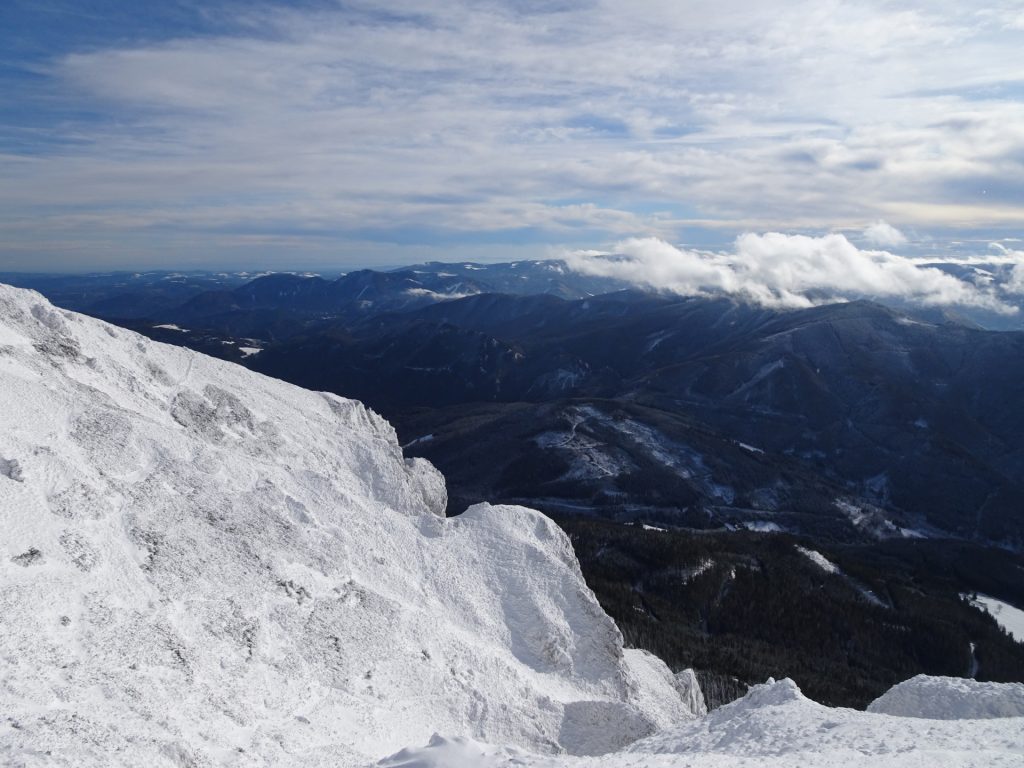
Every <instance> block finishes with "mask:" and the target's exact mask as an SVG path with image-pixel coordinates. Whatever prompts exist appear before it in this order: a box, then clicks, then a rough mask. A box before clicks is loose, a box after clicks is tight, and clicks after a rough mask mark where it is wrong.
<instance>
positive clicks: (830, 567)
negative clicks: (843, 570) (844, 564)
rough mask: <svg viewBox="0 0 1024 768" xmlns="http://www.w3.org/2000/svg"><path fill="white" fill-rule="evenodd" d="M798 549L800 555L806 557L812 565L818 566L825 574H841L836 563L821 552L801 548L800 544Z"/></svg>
mask: <svg viewBox="0 0 1024 768" xmlns="http://www.w3.org/2000/svg"><path fill="white" fill-rule="evenodd" d="M796 548H797V550H798V551H799V552H800V554H802V555H803V556H804V557H806V558H807V559H808V560H810V561H811V562H812V563H814V564H815V565H816V566H818V567H819V568H820V569H821V570H823V571H824V572H825V573H840V570H839V566H837V565H836V564H835V563H833V562H832V561H831V560H829V559H828V558H827V557H825V556H824V555H823V554H821V553H820V552H815V551H814V550H813V549H807V548H806V547H801V546H800V545H799V544H798V545H797V547H796Z"/></svg>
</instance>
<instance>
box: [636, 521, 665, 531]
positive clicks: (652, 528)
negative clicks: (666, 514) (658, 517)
mask: <svg viewBox="0 0 1024 768" xmlns="http://www.w3.org/2000/svg"><path fill="white" fill-rule="evenodd" d="M641 525H642V526H643V529H644V530H645V531H659V532H661V533H665V532H667V531H668V529H667V528H659V527H658V526H656V525H648V524H647V523H642V524H641Z"/></svg>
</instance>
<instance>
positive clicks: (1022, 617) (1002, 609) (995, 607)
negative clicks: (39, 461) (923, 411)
mask: <svg viewBox="0 0 1024 768" xmlns="http://www.w3.org/2000/svg"><path fill="white" fill-rule="evenodd" d="M2 471H3V464H2V463H0V472H2ZM969 599H970V601H971V605H973V606H974V607H975V608H978V609H980V610H982V611H985V612H986V613H988V614H990V615H991V616H992V618H993V619H995V620H996V622H998V624H999V626H1000V627H1002V628H1003V629H1005V630H1006V631H1007V632H1009V633H1010V636H1011V637H1012V638H1013V639H1014V640H1016V641H1017V642H1018V643H1024V611H1022V610H1021V609H1020V608H1016V607H1014V606H1012V605H1010V604H1009V603H1004V602H1003V601H1002V600H996V599H995V598H994V597H989V596H988V595H977V596H975V597H974V598H969Z"/></svg>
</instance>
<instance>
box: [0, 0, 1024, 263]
mask: <svg viewBox="0 0 1024 768" xmlns="http://www.w3.org/2000/svg"><path fill="white" fill-rule="evenodd" d="M0 94H2V95H0V269H19V270H88V269H109V268H125V269H135V268H154V267H167V268H181V267H192V268H196V267H204V266H205V267H211V268H214V267H215V268H223V267H244V268H278V269H288V268H303V269H305V268H329V267H331V268H333V267H341V268H344V267H345V266H349V265H357V264H358V265H375V264H376V265H386V264H387V265H394V264H401V263H411V262H415V261H422V260H425V259H442V260H443V259H459V260H461V259H469V258H472V259H477V260H484V261H486V260H505V259H510V258H542V257H545V256H550V255H558V254H560V253H562V252H564V251H565V250H567V249H569V250H573V249H602V248H604V249H609V248H611V249H614V247H615V244H616V243H619V242H625V241H628V240H630V239H631V238H657V239H659V240H664V241H666V242H669V243H673V244H676V245H686V246H689V247H692V248H704V249H720V248H724V249H730V248H733V249H735V248H736V247H737V246H735V245H732V244H734V243H735V242H738V241H737V240H736V238H738V237H739V236H741V235H743V234H744V233H758V234H763V233H767V232H781V233H786V234H789V235H796V234H807V235H814V236H824V235H826V234H828V233H842V234H844V235H846V236H847V237H848V238H849V239H850V240H851V241H852V242H853V243H855V244H857V245H859V246H861V247H868V246H874V247H882V246H884V247H889V248H899V249H902V250H903V251H906V252H907V253H908V254H910V255H915V256H921V255H939V256H941V255H943V254H950V253H956V254H960V255H963V254H970V253H985V252H991V249H990V246H989V244H990V243H992V242H996V243H1000V242H1001V243H1003V244H1004V245H1005V246H1007V247H1008V248H1010V249H1011V250H1012V249H1013V248H1014V245H1013V243H1014V242H1015V241H1016V240H1015V239H1016V238H1019V237H1022V236H1024V226H1022V223H1024V103H1022V97H1024V6H1022V5H1021V3H1020V2H993V3H989V4H985V5H983V6H979V5H977V4H965V3H955V2H945V1H944V0H935V1H934V2H927V3H900V2H836V1H830V0H824V2H822V1H820V0H818V1H816V2H800V1H799V0H794V1H791V2H777V3H766V2H752V1H751V0H716V1H715V2H710V1H707V2H705V1H704V0H700V1H693V0H671V1H670V0H636V1H635V2H630V3H621V2H610V1H602V0H592V1H591V2H576V3H557V2H545V3H542V2H532V1H531V0H518V1H517V0H509V1H506V2H486V1H483V2H481V1H476V2H468V1H466V2H459V1H457V0H452V1H451V2H449V1H447V0H446V1H444V2H434V3H424V2H411V1H409V0H383V1H381V2H362V1H361V0H355V1H354V2H332V1H329V0H309V2H293V3H288V4H275V3H253V2H216V1H215V0H214V1H212V2H198V0H196V1H189V0H167V1H165V2H161V3H139V2H120V1H119V0H77V1H75V2H71V1H69V0H35V1H33V2H28V1H27V0H5V2H4V3H3V4H2V5H0ZM880 221H885V222H888V224H889V225H891V226H893V227H895V228H897V229H898V230H899V233H900V235H899V237H895V238H894V237H889V238H885V237H883V238H881V240H879V238H878V237H877V234H878V232H879V231H881V230H879V229H878V226H877V224H878V222H880ZM872 226H874V229H870V228H871V227H872ZM872 232H873V233H874V235H872V234H871V233H872ZM866 233H867V234H866Z"/></svg>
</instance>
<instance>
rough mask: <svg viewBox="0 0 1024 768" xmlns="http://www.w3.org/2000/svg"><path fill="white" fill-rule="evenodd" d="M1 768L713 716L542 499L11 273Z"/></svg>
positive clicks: (548, 743) (242, 754) (291, 752)
mask: <svg viewBox="0 0 1024 768" xmlns="http://www.w3.org/2000/svg"><path fill="white" fill-rule="evenodd" d="M0 457H2V465H0V470H2V476H0V530H2V531H3V533H4V535H3V539H2V542H0V547H2V548H3V549H2V550H0V665H2V669H3V674H2V675H0V764H4V765H8V764H13V765H23V766H44V765H45V766H69V765H75V766H100V765H102V766H109V765H131V766H140V765H145V766H154V767H156V766H176V767H179V768H180V767H181V766H194V767H201V766H214V765H218V766H220V765H226V766H230V765H238V766H269V765H273V766H289V765H294V766H304V767H314V766H332V768H337V767H338V766H349V765H366V764H370V763H373V762H375V761H376V760H378V759H380V758H381V757H382V756H384V755H388V754H391V753H393V752H395V750H397V749H399V748H400V747H402V746H403V745H406V744H423V743H425V742H426V741H427V740H428V739H429V738H430V736H431V734H432V733H434V732H435V731H441V732H446V733H455V734H459V735H461V736H465V737H468V738H472V739H480V740H483V741H490V742H496V743H505V744H511V745H516V746H517V747H519V748H525V749H528V750H529V751H530V752H532V753H559V752H563V751H569V752H572V753H579V754H591V753H597V752H605V751H609V750H615V749H619V748H621V747H623V746H625V745H627V744H629V743H631V742H633V741H634V740H636V739H638V738H641V737H645V736H648V735H650V734H652V733H653V732H655V730H657V729H660V728H665V727H670V726H673V725H678V724H679V723H680V722H684V721H686V720H687V719H688V718H691V717H693V714H692V713H691V712H690V711H689V710H688V709H687V706H688V705H687V702H689V701H692V696H689V695H687V697H686V698H685V700H684V696H683V695H682V694H681V691H682V687H681V686H679V685H677V683H676V680H675V678H674V676H673V675H672V674H671V672H670V671H669V670H668V668H667V667H666V666H665V665H664V664H663V663H662V662H661V661H659V660H658V659H656V658H655V657H653V656H650V655H649V654H644V653H643V652H640V651H625V652H624V651H623V648H622V637H621V634H620V633H619V631H618V629H617V628H616V626H615V625H614V623H613V622H612V621H611V619H609V617H608V616H607V615H606V614H605V613H604V612H603V611H602V610H601V608H600V606H599V605H598V603H597V601H596V599H595V598H594V595H593V593H592V592H591V591H590V590H589V589H588V588H587V587H586V585H585V584H584V582H583V579H582V577H581V575H580V570H579V566H578V563H577V562H576V559H575V557H574V554H573V551H572V547H571V545H570V543H569V541H568V539H567V537H566V536H565V535H564V534H563V533H562V531H561V530H560V529H559V528H558V527H556V526H555V525H554V524H553V523H552V522H551V521H550V520H548V519H547V518H545V517H544V516H543V515H541V514H540V513H538V512H535V511H532V510H528V509H524V508H520V507H492V506H489V505H486V504H481V505H477V506H474V507H472V508H471V509H469V510H467V511H466V512H465V513H464V514H463V515H461V516H460V517H457V518H452V519H445V518H444V517H443V515H444V509H445V504H446V495H445V487H444V480H443V478H442V477H441V476H440V474H439V473H438V472H437V471H436V470H435V469H434V468H433V467H432V466H431V465H430V464H429V463H428V462H426V461H424V460H422V459H406V458H404V457H403V455H402V451H401V448H400V447H399V445H398V443H397V440H396V436H395V433H394V430H393V429H392V428H391V426H390V425H388V424H387V422H385V421H384V420H383V419H381V418H380V417H379V416H377V415H376V414H374V413H373V412H372V411H369V410H368V409H366V408H365V407H363V406H362V405H361V404H359V403H357V402H354V401H351V400H345V399H343V398H340V397H336V396H334V395H329V394H318V393H313V392H308V391H305V390H301V389H299V388H296V387H293V386H291V385H288V384H285V383H283V382H280V381H277V380H274V379H270V378H267V377H263V376H260V375H258V374H254V373H252V372H250V371H247V370H245V369H244V368H242V367H240V366H236V365H233V364H231V363H227V362H223V361H219V360H215V359H212V358H208V357H204V356H202V355H199V354H197V353H194V352H191V351H189V350H185V349H181V348H178V347H173V346H168V345H163V344H158V343H155V342H151V341H149V340H147V339H145V338H143V337H141V336H139V335H136V334H134V333H131V332H129V331H125V330H122V329H119V328H116V327H114V326H111V325H107V324H105V323H102V322H100V321H97V320H94V319H91V318H86V317H83V316H80V315H76V314H73V313H70V312H65V311H61V310H58V309H55V308H54V307H52V306H51V305H50V304H49V303H48V302H47V301H46V300H45V299H43V298H42V297H41V296H39V295H38V294H36V293H34V292H30V291H22V290H16V289H12V288H9V287H7V286H2V285H0Z"/></svg>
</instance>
